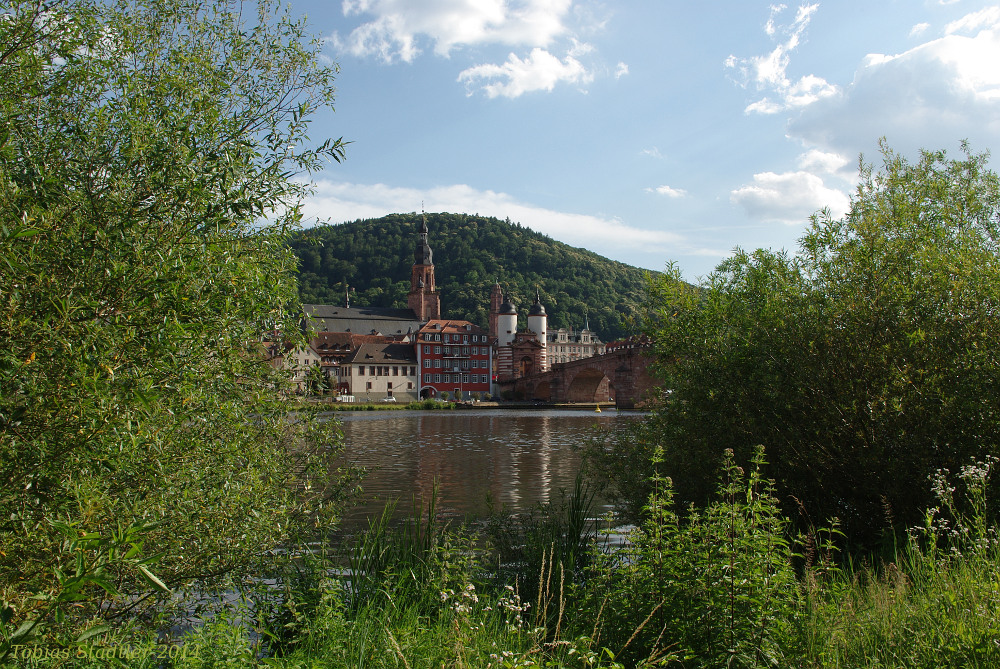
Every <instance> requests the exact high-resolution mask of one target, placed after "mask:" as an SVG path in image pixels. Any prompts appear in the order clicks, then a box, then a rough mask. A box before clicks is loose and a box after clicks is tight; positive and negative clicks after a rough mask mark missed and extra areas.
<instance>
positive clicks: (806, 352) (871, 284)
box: [637, 146, 1000, 542]
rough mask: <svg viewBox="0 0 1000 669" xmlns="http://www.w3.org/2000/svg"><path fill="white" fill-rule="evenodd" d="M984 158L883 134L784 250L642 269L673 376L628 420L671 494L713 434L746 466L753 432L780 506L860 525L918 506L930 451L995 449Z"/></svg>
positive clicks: (688, 483) (875, 524)
mask: <svg viewBox="0 0 1000 669" xmlns="http://www.w3.org/2000/svg"><path fill="white" fill-rule="evenodd" d="M986 160H987V158H986V156H985V155H973V154H971V153H970V152H969V151H968V149H967V148H966V149H965V156H964V158H962V159H959V160H953V159H948V158H947V157H946V155H945V154H944V153H943V152H923V153H922V154H921V156H920V159H919V161H917V162H915V163H911V162H908V161H907V160H905V159H904V158H902V157H900V156H899V155H897V154H895V153H893V152H892V151H891V150H889V149H888V148H887V147H885V146H883V165H882V167H881V168H880V169H875V168H874V167H873V166H870V165H862V168H861V171H860V183H859V186H858V188H857V193H856V195H855V196H854V198H853V200H852V204H851V208H850V211H849V213H848V214H847V215H846V216H845V217H844V218H842V219H833V218H832V217H831V216H830V215H829V213H826V212H824V213H820V214H817V215H815V216H814V217H813V218H812V222H811V225H810V227H809V229H808V231H807V232H806V234H805V235H804V236H803V237H802V239H801V240H800V246H799V251H798V253H796V254H794V255H790V254H787V253H784V252H772V251H764V250H758V251H756V252H754V253H746V252H743V251H737V252H736V253H735V254H734V255H733V256H732V257H731V258H729V259H728V260H726V261H725V262H723V263H722V264H721V265H719V267H718V268H717V270H716V271H715V272H714V273H713V274H711V275H710V276H709V277H708V279H707V280H706V281H705V282H704V284H703V285H702V286H700V287H697V288H695V287H692V286H689V285H687V284H685V283H683V282H682V281H681V280H680V277H679V274H678V272H677V271H676V270H674V271H671V272H668V273H667V274H666V275H665V276H663V277H661V278H656V279H655V280H654V281H653V282H652V284H651V292H650V300H651V301H650V305H649V312H648V317H647V320H646V330H647V332H648V334H649V335H650V336H651V337H652V338H653V341H654V343H655V349H656V355H657V358H658V361H659V368H660V371H661V372H662V374H663V376H664V378H665V380H666V383H667V387H669V388H671V389H672V391H673V392H672V393H671V394H670V395H669V396H668V398H667V399H666V401H665V403H664V406H663V408H662V409H661V410H660V411H659V413H658V415H657V416H656V417H655V418H654V421H655V425H656V428H657V429H656V430H655V431H653V432H655V438H653V439H650V436H651V434H650V432H651V431H646V432H645V433H644V434H643V435H642V436H643V438H645V439H647V444H648V448H652V447H653V446H654V445H655V443H654V442H659V443H660V444H661V445H662V447H663V450H664V454H665V462H664V464H663V467H664V469H663V473H665V474H666V475H670V476H672V477H673V480H674V481H675V483H676V484H677V493H678V496H679V498H680V499H682V500H684V501H695V502H701V501H703V500H704V499H706V498H707V496H708V494H709V492H710V490H711V485H712V481H713V480H714V476H715V474H714V470H715V468H716V467H717V466H718V463H719V462H720V458H721V457H722V453H723V451H724V450H725V449H733V451H734V452H735V454H736V459H737V462H739V463H740V464H742V465H744V466H745V465H746V464H747V463H748V462H749V460H750V458H751V457H752V454H753V452H754V448H755V446H756V445H758V444H763V445H764V447H765V448H766V450H767V454H768V460H769V461H770V462H771V463H772V464H771V465H769V467H768V468H767V475H768V476H769V477H771V478H774V479H775V480H776V481H777V485H778V488H777V490H778V494H779V496H780V497H781V499H782V501H783V503H785V505H786V510H788V511H796V510H795V509H793V508H792V507H794V506H796V505H798V504H799V503H801V505H802V506H803V507H804V509H805V510H806V511H807V512H808V513H809V514H811V516H812V518H813V519H814V520H815V522H822V521H823V520H824V519H826V518H829V517H839V518H841V519H842V521H843V522H844V529H845V531H846V532H847V534H848V535H849V536H850V537H851V538H852V539H854V540H856V541H862V542H870V541H873V540H875V539H876V538H877V537H878V535H879V533H880V532H881V531H883V530H884V529H886V528H888V527H890V526H895V527H896V528H897V529H898V528H900V527H906V526H911V525H914V524H916V523H917V521H918V520H919V515H920V513H921V512H922V510H923V509H924V508H926V507H927V506H930V505H932V499H931V498H930V486H929V484H928V482H927V478H928V476H929V475H930V474H932V473H933V472H935V471H936V470H937V469H938V468H950V469H951V470H952V471H957V470H958V468H959V467H961V466H962V465H965V464H967V463H968V462H969V461H970V458H977V459H981V458H982V457H983V456H984V455H985V454H986V453H989V452H993V451H994V450H995V448H996V435H997V433H998V432H1000V411H998V409H1000V359H998V356H1000V257H998V246H997V245H998V241H1000V222H998V214H1000V180H998V178H997V175H996V174H994V173H993V172H991V171H989V170H988V169H987V167H986ZM644 492H645V491H637V494H639V495H641V494H644ZM794 515H795V516H797V515H798V514H797V513H794Z"/></svg>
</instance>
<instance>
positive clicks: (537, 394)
mask: <svg viewBox="0 0 1000 669" xmlns="http://www.w3.org/2000/svg"><path fill="white" fill-rule="evenodd" d="M531 399H533V400H538V401H540V402H551V401H552V384H550V383H549V382H548V381H541V382H539V383H538V384H537V385H536V386H535V389H534V391H532V397H531Z"/></svg>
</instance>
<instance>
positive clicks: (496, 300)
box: [489, 280, 503, 338]
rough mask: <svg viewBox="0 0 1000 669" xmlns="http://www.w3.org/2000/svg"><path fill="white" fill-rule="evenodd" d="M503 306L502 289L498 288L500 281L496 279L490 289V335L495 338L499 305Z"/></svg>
mask: <svg viewBox="0 0 1000 669" xmlns="http://www.w3.org/2000/svg"><path fill="white" fill-rule="evenodd" d="M501 306H503V289H502V288H500V281H499V280H497V282H496V284H495V285H494V286H493V290H491V291H490V323H489V326H490V336H491V337H494V338H496V337H497V336H498V334H499V332H498V330H497V320H498V319H499V318H500V307H501Z"/></svg>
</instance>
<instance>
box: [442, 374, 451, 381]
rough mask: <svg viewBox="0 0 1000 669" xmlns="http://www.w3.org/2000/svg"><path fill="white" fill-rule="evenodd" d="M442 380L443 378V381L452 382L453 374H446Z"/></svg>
mask: <svg viewBox="0 0 1000 669" xmlns="http://www.w3.org/2000/svg"><path fill="white" fill-rule="evenodd" d="M442 380H443V381H444V382H445V383H451V374H445V375H444V376H443V377H442Z"/></svg>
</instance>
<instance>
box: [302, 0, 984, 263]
mask: <svg viewBox="0 0 1000 669" xmlns="http://www.w3.org/2000/svg"><path fill="white" fill-rule="evenodd" d="M291 1H292V9H293V12H294V13H297V14H305V15H307V17H308V19H309V23H310V28H311V30H312V31H313V32H314V33H315V34H318V35H321V36H322V37H324V38H325V45H324V56H325V57H328V58H329V59H331V61H333V62H336V63H338V64H339V66H340V68H341V72H340V74H339V76H338V82H337V89H338V93H337V104H336V112H335V113H329V114H326V113H324V114H323V115H321V116H319V117H318V118H317V119H316V121H315V125H314V127H313V131H312V134H313V135H314V136H332V137H340V136H343V137H344V139H345V140H348V141H351V142H353V144H351V146H349V147H348V157H347V161H346V162H344V163H343V164H333V165H331V166H330V167H329V168H328V169H326V170H325V171H324V172H322V173H318V174H316V175H314V178H315V181H316V192H315V194H314V196H313V197H312V198H310V199H309V201H308V202H307V206H306V213H307V215H309V216H311V217H314V218H319V219H321V220H327V221H330V222H332V223H339V222H343V221H350V220H354V219H356V218H370V217H377V216H381V215H384V214H388V213H406V212H415V211H419V210H420V207H421V203H423V206H424V208H425V209H426V210H427V211H448V212H455V213H459V212H461V213H470V214H474V213H478V214H481V215H487V216H496V217H498V218H500V219H504V218H508V217H509V218H510V219H511V220H512V221H517V222H520V223H522V224H523V225H526V226H528V227H530V228H532V229H534V230H537V231H539V232H542V233H545V234H547V235H550V236H552V237H553V238H555V239H558V240H560V241H563V242H566V243H568V244H571V245H573V246H580V247H584V248H587V249H590V250H592V251H595V252H597V253H600V254H601V255H604V256H607V257H609V258H612V259H615V260H620V261H623V262H627V263H629V264H632V265H637V266H640V267H647V268H650V269H663V268H664V266H665V265H666V264H667V263H668V262H676V263H677V264H678V266H679V267H680V269H681V270H682V272H683V275H684V278H686V279H688V280H694V279H696V278H698V277H699V276H704V275H706V274H707V273H709V272H710V271H711V270H712V269H713V268H714V267H715V266H716V265H717V264H718V262H719V261H721V260H722V259H723V258H724V257H726V256H727V255H728V254H729V253H731V252H732V250H733V248H734V247H737V246H740V247H743V248H747V249H753V248H757V247H768V248H788V249H793V248H795V245H796V240H797V239H798V237H799V236H800V235H801V234H802V232H803V230H804V228H805V226H806V224H807V221H808V217H809V215H810V214H811V213H812V212H814V211H816V210H818V209H820V208H822V207H829V208H830V209H831V210H832V211H833V213H834V214H835V215H838V214H842V213H843V212H844V211H845V210H846V208H847V206H848V203H849V198H850V195H851V193H852V192H853V188H854V183H855V175H856V173H857V164H858V158H859V155H864V157H865V159H866V161H869V162H871V161H877V160H878V158H879V154H878V148H877V147H878V140H879V138H880V137H883V136H884V137H886V139H887V140H888V142H889V144H890V146H892V147H893V148H894V149H896V150H897V151H899V152H901V153H903V154H905V155H908V156H911V157H913V156H915V155H916V152H917V150H918V149H919V148H920V147H924V148H930V149H946V150H948V151H949V152H950V153H952V154H953V155H956V156H957V155H959V153H958V149H959V144H960V141H961V140H962V139H968V140H969V141H970V143H971V145H972V148H973V149H974V150H977V151H985V150H990V149H994V150H996V151H1000V141H998V140H1000V5H996V4H990V3H988V2H973V1H970V0H890V1H882V2H880V1H878V0H866V1H864V2H862V1H855V0H837V2H833V1H831V0H828V1H826V2H818V3H813V4H787V5H786V4H769V3H767V2H757V1H756V0H733V1H725V2H723V1H718V2H711V1H706V2H690V1H688V2H678V1H675V0H646V1H638V0H636V1H628V0H624V1H619V2H610V1H600V0H342V1H340V0H338V1H328V2H323V1H321V0H291ZM993 164H994V165H996V161H995V160H994V161H993ZM439 262H440V261H439Z"/></svg>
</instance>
